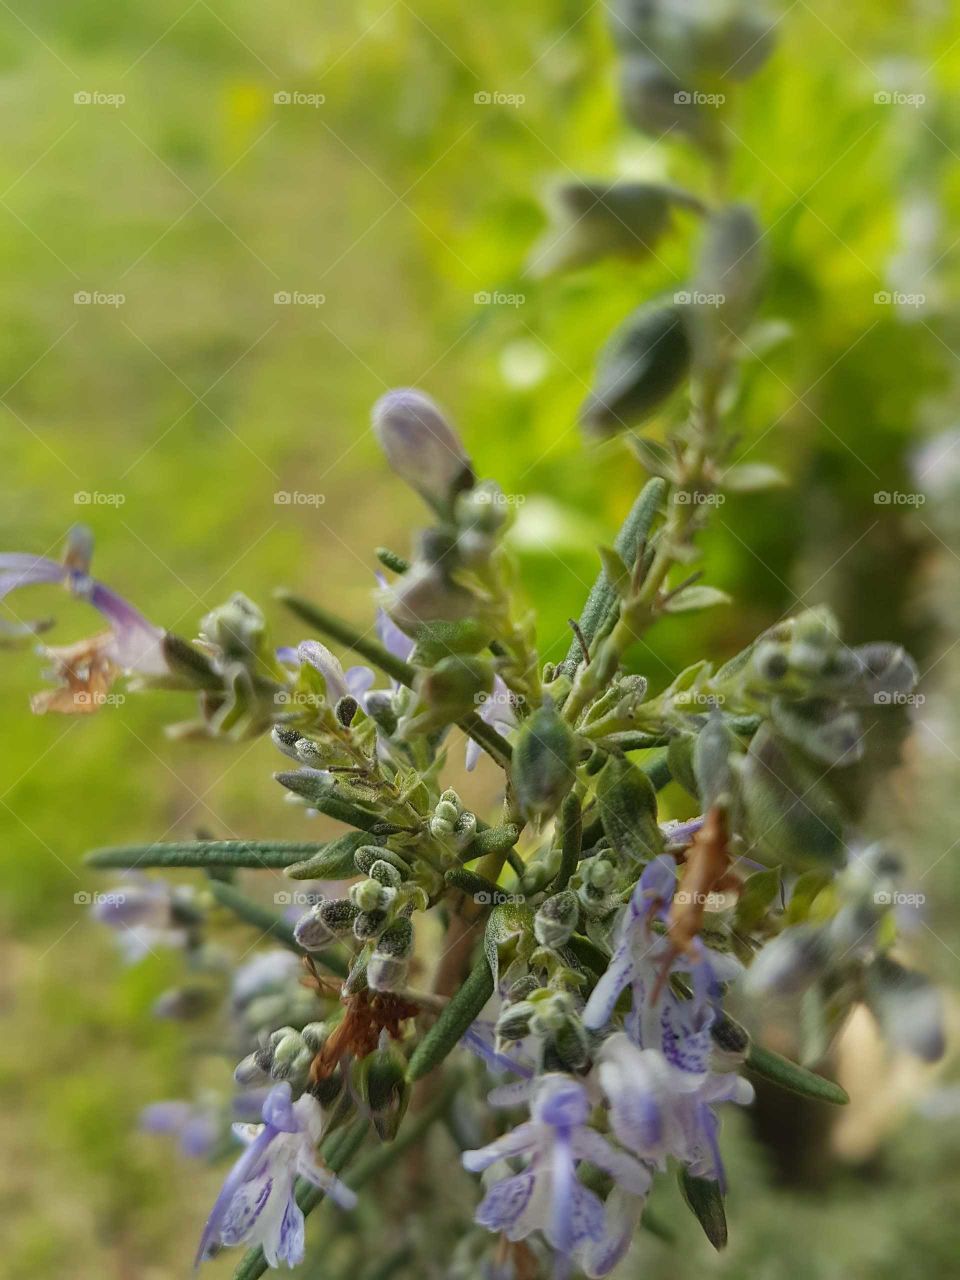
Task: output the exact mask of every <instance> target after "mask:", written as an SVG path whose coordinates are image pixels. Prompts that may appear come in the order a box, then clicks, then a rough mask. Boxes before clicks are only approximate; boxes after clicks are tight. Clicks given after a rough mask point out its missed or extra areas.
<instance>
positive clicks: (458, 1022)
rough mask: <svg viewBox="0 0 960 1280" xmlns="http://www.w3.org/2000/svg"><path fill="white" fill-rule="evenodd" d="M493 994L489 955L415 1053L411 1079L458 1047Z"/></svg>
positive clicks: (484, 958)
mask: <svg viewBox="0 0 960 1280" xmlns="http://www.w3.org/2000/svg"><path fill="white" fill-rule="evenodd" d="M492 995H493V974H492V973H491V972H490V966H489V964H488V963H487V958H486V956H481V958H480V959H479V960H478V961H477V963H476V965H475V966H474V967H473V969H472V970H471V971H470V974H469V975H468V977H467V980H466V982H464V984H463V986H462V987H461V988H460V990H459V991H458V992H457V993H456V995H455V996H453V997H452V999H451V1000H450V1002H449V1004H447V1005H445V1006H444V1009H443V1012H442V1013H441V1014H440V1017H439V1018H438V1019H437V1020H436V1022H435V1023H434V1024H433V1026H432V1027H431V1028H430V1030H429V1031H428V1032H427V1034H426V1035H425V1036H424V1037H423V1039H422V1040H421V1041H420V1043H419V1044H418V1045H417V1047H416V1049H415V1050H414V1052H413V1057H412V1058H411V1059H410V1064H409V1066H408V1067H407V1080H408V1081H409V1082H410V1083H411V1084H413V1083H414V1082H415V1081H417V1080H420V1079H422V1077H423V1076H425V1075H427V1074H428V1073H429V1072H430V1071H432V1070H433V1069H434V1067H436V1066H439V1064H440V1063H441V1062H442V1061H443V1060H444V1058H445V1057H446V1056H447V1054H448V1053H450V1051H451V1050H452V1049H455V1048H456V1046H457V1044H458V1043H459V1042H460V1037H461V1036H462V1035H463V1034H464V1032H465V1031H466V1030H467V1028H468V1027H469V1026H470V1024H471V1023H472V1022H473V1020H474V1018H476V1017H477V1016H478V1015H479V1013H480V1010H481V1009H482V1008H483V1006H484V1005H485V1004H486V1003H487V1001H488V1000H489V999H490V997H491V996H492Z"/></svg>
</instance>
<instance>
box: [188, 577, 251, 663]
mask: <svg viewBox="0 0 960 1280" xmlns="http://www.w3.org/2000/svg"><path fill="white" fill-rule="evenodd" d="M266 633H267V624H266V620H265V618H264V616H263V614H262V613H261V611H260V610H259V609H258V608H257V606H256V605H255V604H254V603H253V601H252V600H249V599H247V597H246V596H245V595H243V594H242V592H239V591H238V592H236V593H235V594H234V595H232V596H231V597H230V599H229V600H228V601H227V602H226V604H222V605H219V606H218V607H217V608H216V609H212V610H211V611H210V612H209V613H208V614H207V615H206V617H205V618H204V619H203V620H202V622H201V623H200V636H201V638H202V639H203V640H205V641H206V642H207V644H211V645H215V646H216V647H217V648H218V649H219V650H220V652H221V653H222V654H223V655H224V657H226V658H231V659H233V660H234V661H240V662H243V661H244V660H250V659H252V658H256V657H257V656H258V654H259V652H260V650H261V648H262V646H263V642H264V640H265V638H266Z"/></svg>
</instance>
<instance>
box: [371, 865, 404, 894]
mask: <svg viewBox="0 0 960 1280" xmlns="http://www.w3.org/2000/svg"><path fill="white" fill-rule="evenodd" d="M369 875H370V879H371V880H377V881H379V882H380V884H382V885H386V886H387V888H388V889H399V888H400V886H401V884H402V883H403V878H402V877H401V875H400V872H399V871H398V870H397V868H396V867H394V866H392V865H391V864H390V863H389V862H384V860H383V859H382V858H378V859H377V861H376V862H374V863H373V864H372V865H371V867H370V871H369Z"/></svg>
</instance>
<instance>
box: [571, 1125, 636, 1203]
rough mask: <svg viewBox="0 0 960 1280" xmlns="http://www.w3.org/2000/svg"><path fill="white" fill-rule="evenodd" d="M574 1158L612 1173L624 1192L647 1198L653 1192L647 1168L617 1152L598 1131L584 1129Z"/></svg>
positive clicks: (576, 1141) (575, 1144)
mask: <svg viewBox="0 0 960 1280" xmlns="http://www.w3.org/2000/svg"><path fill="white" fill-rule="evenodd" d="M573 1154H574V1155H575V1156H576V1158H577V1159H578V1160H589V1161H590V1163H591V1164H595V1165H596V1166H597V1168H598V1169H602V1170H603V1171H604V1173H609V1174H610V1176H611V1177H612V1178H613V1179H615V1181H616V1182H617V1184H618V1186H621V1187H622V1188H623V1189H624V1191H629V1192H631V1193H632V1194H633V1195H637V1196H643V1195H646V1194H647V1191H648V1190H649V1189H650V1181H651V1174H650V1170H649V1169H648V1168H647V1167H646V1165H643V1164H641V1163H640V1161H639V1160H637V1159H635V1158H634V1157H633V1156H631V1155H628V1154H627V1152H626V1151H617V1150H616V1148H614V1147H612V1146H611V1145H610V1143H609V1142H608V1141H607V1140H606V1138H605V1137H604V1136H603V1135H602V1134H600V1133H597V1131H596V1130H595V1129H586V1128H584V1129H580V1130H579V1131H578V1132H577V1133H576V1134H575V1135H574V1138H573Z"/></svg>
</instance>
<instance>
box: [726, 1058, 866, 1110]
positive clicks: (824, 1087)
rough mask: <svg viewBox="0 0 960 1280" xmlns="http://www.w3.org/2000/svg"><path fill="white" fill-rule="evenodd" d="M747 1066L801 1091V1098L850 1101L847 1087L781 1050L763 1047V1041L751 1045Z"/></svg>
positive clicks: (791, 1088) (843, 1102) (844, 1102)
mask: <svg viewBox="0 0 960 1280" xmlns="http://www.w3.org/2000/svg"><path fill="white" fill-rule="evenodd" d="M746 1068H747V1070H748V1071H750V1072H752V1073H753V1074H754V1075H757V1076H762V1077H763V1079H764V1080H769V1081H771V1083H772V1084H776V1085H779V1086H780V1088H781V1089H786V1090H788V1092H790V1093H798V1094H799V1095H800V1096H801V1097H802V1098H815V1099H816V1100H817V1101H818V1102H832V1103H835V1104H836V1105H837V1106H844V1105H845V1104H846V1103H848V1102H849V1101H850V1097H849V1095H848V1094H847V1092H846V1090H845V1089H841V1088H840V1086H839V1085H838V1084H835V1083H834V1082H833V1081H832V1080H827V1079H826V1078H825V1077H824V1076H818V1075H817V1074H816V1072H814V1071H808V1070H807V1068H806V1067H801V1066H799V1064H798V1063H796V1062H791V1061H790V1059H789V1058H784V1057H783V1056H782V1054H779V1053H774V1051H773V1050H772V1049H764V1048H763V1047H762V1046H761V1045H757V1044H754V1045H751V1046H750V1052H749V1054H748V1055H747V1061H746Z"/></svg>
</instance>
